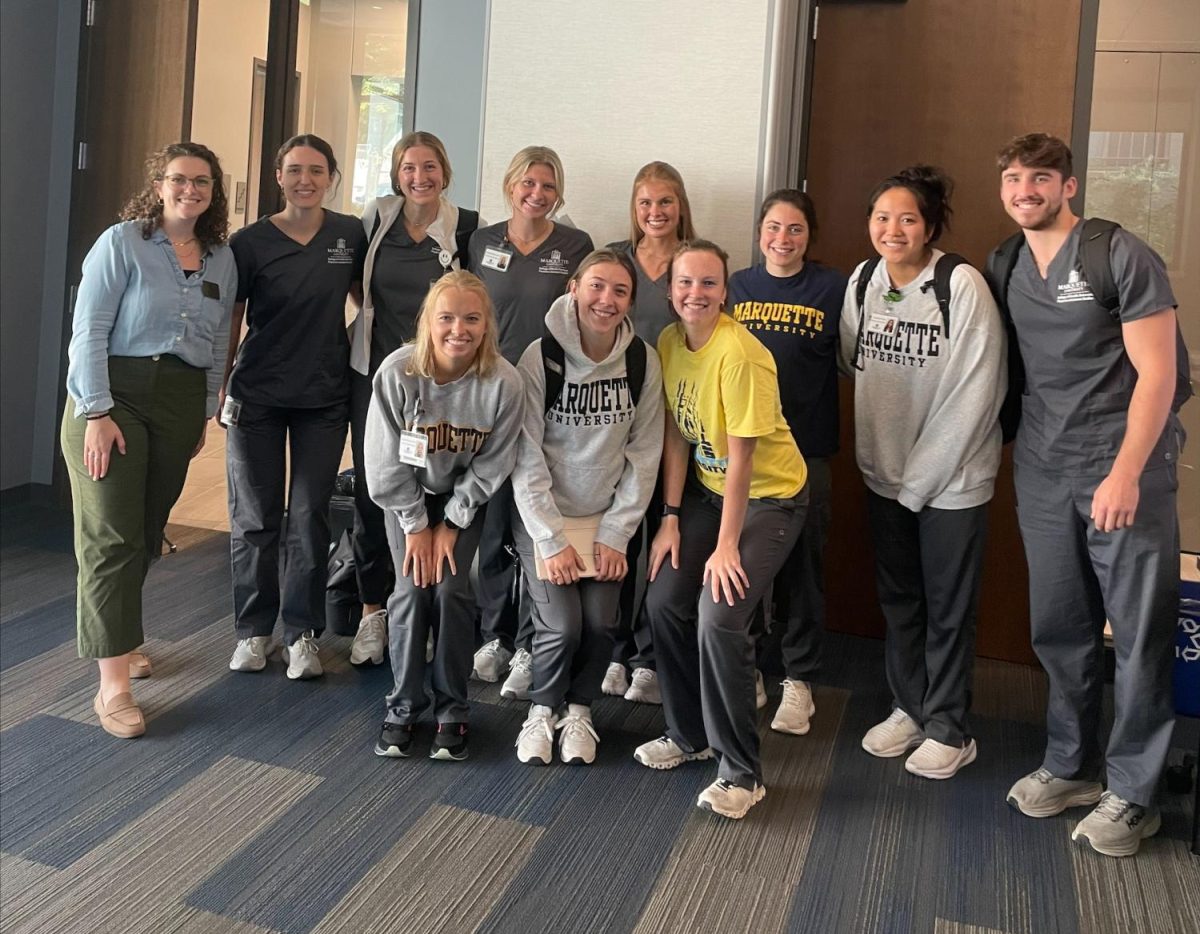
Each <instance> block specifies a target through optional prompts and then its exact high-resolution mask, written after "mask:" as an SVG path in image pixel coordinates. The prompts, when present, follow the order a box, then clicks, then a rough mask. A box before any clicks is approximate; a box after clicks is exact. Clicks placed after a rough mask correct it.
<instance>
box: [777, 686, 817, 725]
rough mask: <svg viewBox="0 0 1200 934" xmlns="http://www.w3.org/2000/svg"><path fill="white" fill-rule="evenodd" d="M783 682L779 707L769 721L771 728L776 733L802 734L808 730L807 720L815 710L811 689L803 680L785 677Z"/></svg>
mask: <svg viewBox="0 0 1200 934" xmlns="http://www.w3.org/2000/svg"><path fill="white" fill-rule="evenodd" d="M782 684H783V699H782V700H781V701H780V702H779V709H778V710H776V711H775V719H773V720H772V721H771V729H772V730H774V731H775V732H777V733H792V734H793V735H795V736H803V735H804V734H805V733H807V732H808V731H809V727H810V724H809V720H810V719H812V715H813V714H815V713H816V712H817V705H816V704H814V703H813V699H812V691H810V690H809V689H808V684H807V683H805V682H804V681H793V680H791V679H790V678H786V679H784V680H783V682H782Z"/></svg>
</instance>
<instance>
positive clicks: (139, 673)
mask: <svg viewBox="0 0 1200 934" xmlns="http://www.w3.org/2000/svg"><path fill="white" fill-rule="evenodd" d="M152 673H153V669H152V668H151V666H150V659H149V657H148V656H147V655H146V653H145V652H130V653H129V677H131V678H134V679H139V678H149V677H150V675H151V674H152Z"/></svg>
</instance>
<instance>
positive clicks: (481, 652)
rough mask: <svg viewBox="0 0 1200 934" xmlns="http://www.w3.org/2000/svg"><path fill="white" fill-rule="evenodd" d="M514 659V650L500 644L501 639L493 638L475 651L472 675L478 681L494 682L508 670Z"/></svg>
mask: <svg viewBox="0 0 1200 934" xmlns="http://www.w3.org/2000/svg"><path fill="white" fill-rule="evenodd" d="M510 661H512V652H510V651H509V650H508V649H506V648H505V647H504V646H502V645H501V644H500V640H499V639H493V640H492V641H491V642H488V643H486V644H484V645H482V646H480V647H479V649H478V650H477V651H476V652H475V661H474V665H473V667H472V669H471V677H472V678H474V679H475V680H476V681H487V682H489V683H494V682H496V681H499V680H500V677H501V675H503V674H504V672H506V671H508V663H509V662H510Z"/></svg>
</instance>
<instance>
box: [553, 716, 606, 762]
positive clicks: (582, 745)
mask: <svg viewBox="0 0 1200 934" xmlns="http://www.w3.org/2000/svg"><path fill="white" fill-rule="evenodd" d="M554 729H555V730H557V731H558V758H559V761H561V762H563V763H564V764H566V765H591V764H592V763H593V762H595V761H596V743H598V742H600V737H599V736H598V735H597V734H596V728H595V727H594V726H593V725H592V708H591V707H585V706H584V705H583V704H567V715H566V716H565V717H563V718H562V719H561V720H559V721H558V724H557V726H555V727H554Z"/></svg>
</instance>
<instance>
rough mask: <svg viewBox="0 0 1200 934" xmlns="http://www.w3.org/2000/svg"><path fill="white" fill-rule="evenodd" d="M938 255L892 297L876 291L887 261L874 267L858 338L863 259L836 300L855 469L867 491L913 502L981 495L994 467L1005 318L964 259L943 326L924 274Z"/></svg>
mask: <svg viewBox="0 0 1200 934" xmlns="http://www.w3.org/2000/svg"><path fill="white" fill-rule="evenodd" d="M941 255H942V251H941V250H934V251H933V257H932V258H931V259H930V261H929V265H928V266H927V267H926V268H925V269H924V270H922V271H921V274H920V275H919V276H917V277H916V278H915V279H914V280H913V281H912V282H910V283H909V284H908V285H906V286H904V287H903V288H901V289H899V290H898V291H899V293H900V298H899V300H897V301H892V302H888V301H884V295H885V294H886V293H887V292H888V290H889V289H890V288H891V281H890V280H889V278H888V274H887V264H886V263H884V262H880V263H879V264H878V265H877V266H876V267H875V273H874V275H873V276H872V277H871V281H870V282H869V283H868V285H867V294H866V297H865V299H864V301H863V315H862V316H861V317H862V318H863V321H862V344H861V346H856V338H857V336H858V333H859V322H860V315H859V311H858V305H857V302H856V300H855V290H856V288H857V285H858V277H859V274H860V273H861V272H862V264H861V263H860V264H859V266H858V267H857V268H856V269H855V270H854V274H853V275H852V276H851V277H850V282H849V284H848V285H847V286H846V298H845V301H844V303H843V306H842V322H841V351H842V357H843V361H844V363H847V364H849V367H846V369H847V370H848V372H850V373H852V374H853V376H854V424H855V452H856V454H857V456H858V467H859V470H861V471H862V475H863V480H864V481H866V484H867V486H868V487H869V488H870V489H871V490H872V491H873V492H875V493H877V494H879V495H880V496H885V497H887V498H888V499H894V500H897V501H898V502H899V503H900V504H901V505H902V506H904V507H906V508H907V509H910V510H912V511H913V512H919V511H920V510H922V509H924V508H925V507H926V506H932V507H934V508H936V509H969V508H971V507H973V506H979V505H981V504H983V503H986V502H988V501H989V500H990V499H991V498H992V491H993V489H994V487H995V481H996V471H997V470H998V469H999V467H1000V423H999V422H998V420H997V419H998V417H999V414H1000V405H1001V403H1002V402H1003V401H1004V393H1005V390H1006V389H1007V388H1008V374H1007V369H1006V341H1005V334H1004V326H1003V324H1002V323H1001V320H1000V313H999V311H998V310H997V309H996V303H995V302H994V301H993V300H992V296H991V293H990V292H989V291H988V287H987V285H986V283H985V282H984V280H983V276H981V275H980V274H979V272H978V271H976V270H975V269H973V268H972V267H970V266H968V265H966V264H963V265H960V266H958V267H957V268H956V269H955V270H954V273H953V275H952V276H951V277H950V334H949V336H947V335H946V334H944V333H943V330H944V328H943V323H942V312H941V309H940V308H939V307H938V303H937V298H936V297H935V296H934V293H933V286H932V284H931V283H932V280H933V270H934V266H935V264H936V263H937V261H938V258H939V257H940V256H941ZM856 358H857V365H858V366H859V367H861V369H857V368H855V362H856Z"/></svg>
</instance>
